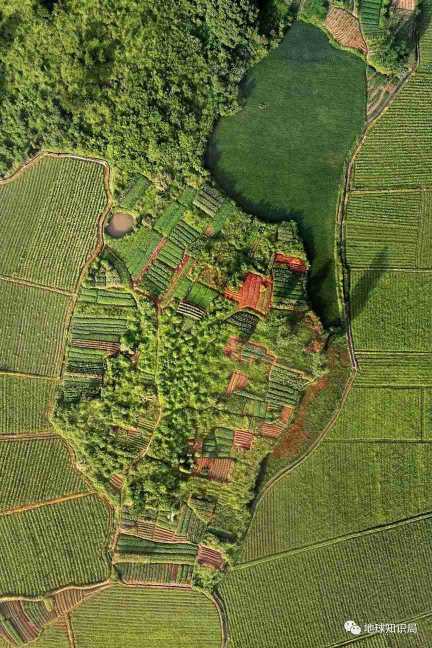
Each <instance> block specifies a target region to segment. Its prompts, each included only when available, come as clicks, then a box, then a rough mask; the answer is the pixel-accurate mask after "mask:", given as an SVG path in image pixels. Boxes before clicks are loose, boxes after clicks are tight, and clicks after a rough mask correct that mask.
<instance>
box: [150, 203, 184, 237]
mask: <svg viewBox="0 0 432 648" xmlns="http://www.w3.org/2000/svg"><path fill="white" fill-rule="evenodd" d="M183 213H184V207H183V206H182V205H179V203H176V202H174V203H171V204H170V205H168V207H167V208H166V209H165V210H164V211H163V212H162V214H161V215H160V216H159V218H158V219H157V221H156V223H155V224H154V228H155V230H156V231H157V232H159V233H160V234H162V236H169V234H170V232H171V230H172V229H173V228H174V227H175V226H176V225H177V223H178V222H179V221H181V219H182V216H183Z"/></svg>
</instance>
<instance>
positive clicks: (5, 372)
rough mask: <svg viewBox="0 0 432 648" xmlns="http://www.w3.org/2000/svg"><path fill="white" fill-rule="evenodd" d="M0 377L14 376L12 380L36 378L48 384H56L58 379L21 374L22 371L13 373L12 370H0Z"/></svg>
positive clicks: (41, 375)
mask: <svg viewBox="0 0 432 648" xmlns="http://www.w3.org/2000/svg"><path fill="white" fill-rule="evenodd" d="M0 376H14V378H24V379H26V378H38V379H40V380H49V381H50V382H55V383H58V382H60V378H59V377H58V376H44V375H43V374H35V373H23V372H22V371H14V370H13V369H2V370H0Z"/></svg>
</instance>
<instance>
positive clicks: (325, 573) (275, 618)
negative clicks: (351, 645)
mask: <svg viewBox="0 0 432 648" xmlns="http://www.w3.org/2000/svg"><path fill="white" fill-rule="evenodd" d="M429 515H430V514H429ZM431 532H432V519H431V518H430V517H428V518H426V519H422V520H419V521H412V522H408V523H402V524H399V525H396V526H394V527H392V528H391V527H390V528H386V529H382V530H378V531H375V532H372V533H366V534H364V535H359V536H357V537H352V538H348V539H340V540H338V541H336V542H334V543H332V544H328V545H321V546H317V547H313V548H311V549H308V550H306V551H300V552H298V553H292V554H290V555H286V556H282V557H279V558H272V559H270V560H268V561H265V562H262V563H258V564H253V565H247V566H244V567H241V568H237V569H235V570H234V572H233V573H232V574H230V575H229V576H228V578H227V579H226V581H225V582H224V583H223V585H222V588H221V591H222V595H223V598H224V601H225V603H226V605H227V608H228V617H229V620H230V628H231V635H232V642H233V644H234V646H236V647H237V646H239V648H240V647H241V648H275V646H278V647H279V646H280V647H281V648H282V646H283V647H284V648H285V646H295V648H311V646H314V647H315V646H335V645H342V644H343V643H344V642H345V641H346V640H347V634H346V631H345V630H344V625H343V624H344V621H345V620H347V619H352V618H353V617H354V618H355V621H356V623H358V624H359V625H361V626H363V625H364V624H366V623H379V622H383V621H382V620H384V619H391V620H394V621H393V622H396V621H397V622H401V621H403V620H404V619H407V620H408V619H410V618H411V617H413V616H415V615H417V614H424V613H427V612H430V608H431V602H430V596H429V591H430V587H429V580H430V574H429V571H430V569H431V568H432V546H431V543H430V542H429V538H430V534H431ZM375 619H376V620H375ZM360 645H362V642H360ZM366 645H368V644H367V643H366ZM402 645H403V646H406V645H409V644H405V643H402ZM415 645H416V646H420V645H422V644H415ZM423 645H424V646H426V645H429V644H428V643H427V644H423Z"/></svg>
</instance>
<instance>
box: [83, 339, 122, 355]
mask: <svg viewBox="0 0 432 648" xmlns="http://www.w3.org/2000/svg"><path fill="white" fill-rule="evenodd" d="M73 346H74V347H80V348H81V349H98V350H99V351H105V352H106V353H109V354H110V355H114V354H115V353H118V352H119V351H120V343H119V342H103V341H102V340H74V342H73Z"/></svg>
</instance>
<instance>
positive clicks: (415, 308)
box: [221, 26, 432, 648]
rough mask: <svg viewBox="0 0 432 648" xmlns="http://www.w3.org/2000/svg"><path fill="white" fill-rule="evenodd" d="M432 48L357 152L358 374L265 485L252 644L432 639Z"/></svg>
mask: <svg viewBox="0 0 432 648" xmlns="http://www.w3.org/2000/svg"><path fill="white" fill-rule="evenodd" d="M431 42H432V28H431V27H430V26H429V28H428V30H427V32H426V33H425V35H424V38H423V41H422V44H421V48H420V55H421V61H420V65H419V68H418V71H417V72H416V73H415V74H414V75H413V76H412V77H411V79H410V80H408V81H407V82H406V85H405V86H404V88H403V89H402V91H401V92H400V94H399V95H397V96H396V97H395V99H394V100H393V103H392V104H391V106H390V107H389V109H388V110H387V111H385V112H384V113H383V114H382V116H381V117H380V118H379V119H378V120H377V121H376V122H375V123H374V124H373V125H372V126H371V127H370V128H369V131H368V133H367V136H366V138H365V140H364V143H363V145H362V146H361V147H360V149H359V150H358V152H357V154H356V156H355V159H354V164H353V171H352V175H351V177H350V184H349V186H348V190H349V191H348V196H347V206H346V213H345V226H344V237H345V240H344V244H345V246H346V252H347V261H348V272H349V278H350V295H349V297H350V302H351V314H352V331H353V344H354V352H355V357H356V360H357V362H358V365H359V368H358V371H357V373H356V377H355V380H354V386H353V388H352V391H351V392H350V394H349V395H348V398H347V400H346V402H345V404H344V408H343V410H342V412H341V414H340V416H339V419H338V421H337V422H336V424H335V426H334V428H333V430H332V431H331V432H330V433H329V434H328V435H327V437H326V438H325V439H324V441H323V442H322V444H321V445H320V446H319V447H318V448H317V449H316V450H315V451H314V452H313V453H312V454H311V455H310V456H309V457H308V459H307V460H306V461H305V462H303V463H300V464H299V465H297V466H296V467H295V468H294V469H293V470H292V471H291V472H288V473H286V474H285V475H283V476H282V477H281V478H280V479H278V480H276V481H275V482H274V483H273V484H272V485H271V486H270V487H269V488H268V489H267V490H266V491H265V492H264V495H263V497H262V498H261V500H260V502H259V503H258V506H257V510H256V514H255V517H254V519H253V521H252V524H251V526H250V528H249V531H248V534H247V536H246V541H245V545H244V549H243V554H242V558H241V560H242V561H244V562H243V563H240V564H239V565H238V566H237V567H236V568H235V569H234V570H233V572H232V573H231V575H230V576H229V577H228V578H227V580H226V581H225V582H224V583H223V585H222V587H221V594H222V597H223V599H224V601H225V604H226V606H227V609H228V616H229V619H230V622H231V626H230V627H231V630H232V640H233V643H234V645H237V643H238V645H241V646H242V648H266V647H267V646H268V647H269V648H270V646H271V647H272V648H274V647H278V648H279V647H280V648H282V647H285V646H287V645H290V646H291V645H293V646H296V648H303V647H304V648H309V647H310V646H314V648H315V647H320V648H321V647H325V646H326V647H327V646H335V645H345V642H346V641H347V640H348V638H347V634H346V632H345V630H344V628H343V624H344V621H345V620H346V619H348V618H349V619H351V618H354V619H355V620H356V622H357V623H359V624H360V625H362V624H365V623H368V622H371V621H370V620H371V619H372V622H377V621H375V619H378V620H379V619H389V620H390V621H391V622H394V623H396V622H400V621H402V620H407V621H409V620H414V621H415V620H416V619H417V618H418V619H419V620H418V635H417V636H415V637H414V636H413V637H397V636H393V637H390V638H388V637H385V638H383V637H380V636H372V637H368V638H366V637H364V638H363V639H362V638H361V637H359V638H358V639H356V641H359V642H360V645H365V646H367V647H368V648H369V646H374V647H379V648H388V647H389V646H390V647H391V648H393V647H395V648H398V647H399V646H400V647H403V648H406V647H408V646H428V645H430V643H431V638H432V634H431V627H430V622H429V618H430V616H429V615H430V611H431V601H430V597H429V596H428V595H426V596H425V592H426V591H427V589H428V586H427V585H426V583H424V582H422V578H423V574H424V573H425V571H426V572H427V571H428V570H429V569H430V565H431V562H432V552H431V550H430V543H429V542H428V540H427V537H428V535H429V533H430V525H431V517H430V516H431V511H432V500H431V496H430V493H431V484H430V478H429V476H430V461H431V457H432V455H431V447H432V446H431V445H430V439H431V436H430V434H431V424H430V412H431V409H430V408H431V405H432V400H431V386H432V382H431V378H432V373H431V367H432V354H431V348H432V345H431V342H432V339H431V336H430V324H429V317H430V312H431V307H432V304H431V294H432V293H431V290H430V285H429V284H430V268H431V266H430V235H429V230H430V227H431V222H432V213H431V209H430V192H431V189H432V154H431V146H430V133H431V126H432V121H431V115H430V103H431V101H430V99H431V96H432V95H431V92H432V76H431V71H432V68H431V51H432V48H431ZM387 561H390V562H387ZM245 592H248V596H247V597H245V596H244V593H245ZM275 609H277V610H278V615H275V614H274V610H275ZM266 618H269V619H270V618H271V619H272V622H271V623H263V619H266Z"/></svg>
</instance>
